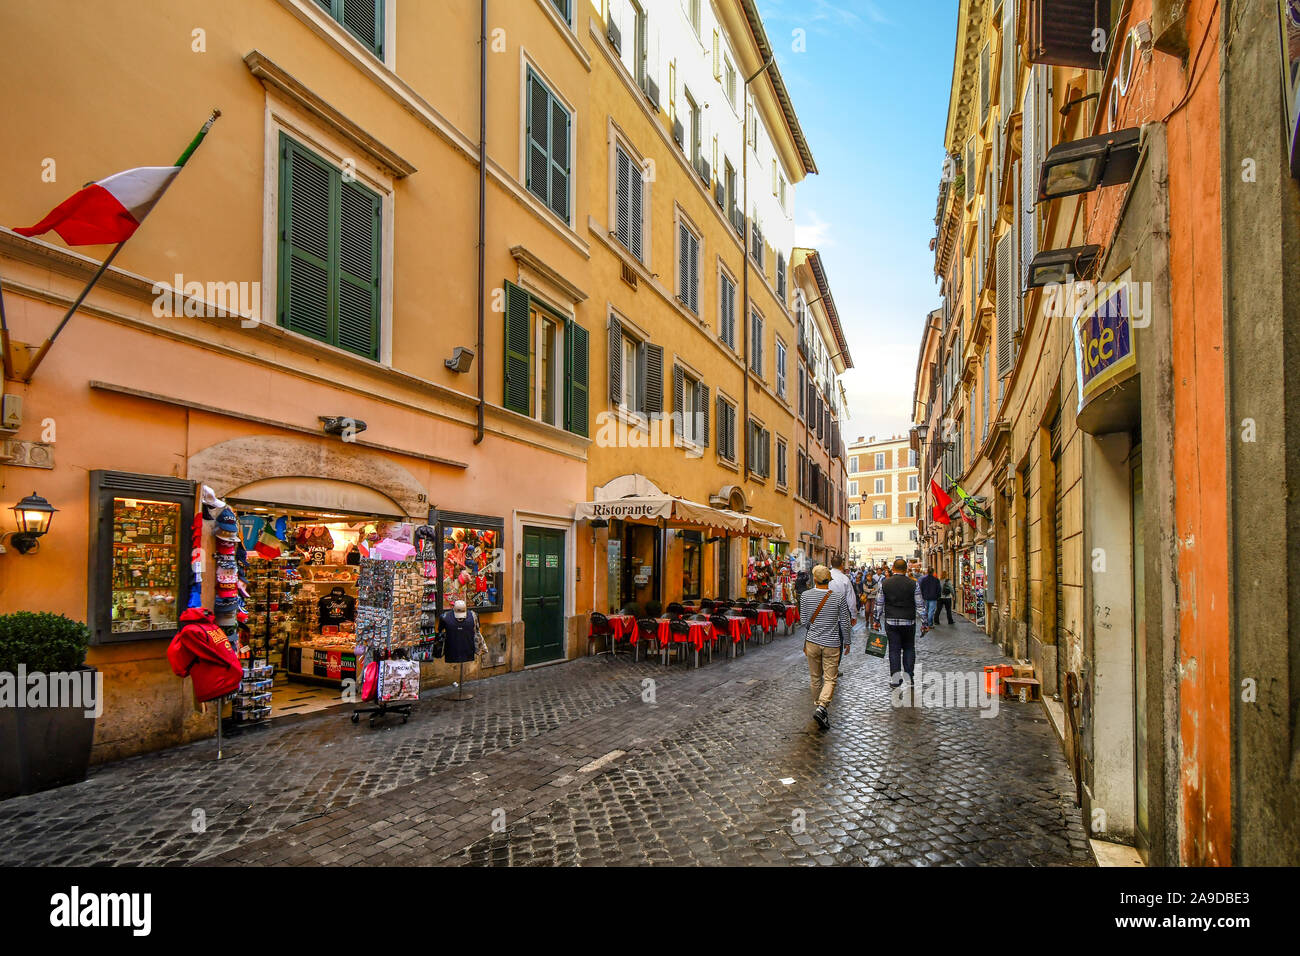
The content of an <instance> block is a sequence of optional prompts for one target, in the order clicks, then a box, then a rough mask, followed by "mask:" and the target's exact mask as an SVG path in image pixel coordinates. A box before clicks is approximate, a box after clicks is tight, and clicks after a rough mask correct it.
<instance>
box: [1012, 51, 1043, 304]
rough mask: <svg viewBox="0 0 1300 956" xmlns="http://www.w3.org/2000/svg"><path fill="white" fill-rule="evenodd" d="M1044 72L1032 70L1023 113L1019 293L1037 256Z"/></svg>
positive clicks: (1027, 279) (1038, 67)
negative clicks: (1040, 75)
mask: <svg viewBox="0 0 1300 956" xmlns="http://www.w3.org/2000/svg"><path fill="white" fill-rule="evenodd" d="M1042 69H1043V68H1042V67H1040V66H1035V67H1033V68H1032V70H1031V73H1030V78H1029V84H1028V87H1027V88H1026V90H1025V106H1024V111H1023V113H1022V123H1021V129H1022V136H1023V151H1022V154H1021V155H1022V156H1023V163H1024V168H1023V170H1022V172H1021V181H1020V216H1019V221H1020V290H1018V291H1023V290H1024V289H1025V288H1026V287H1027V286H1028V285H1029V263H1030V262H1031V261H1032V260H1033V258H1034V256H1035V254H1036V253H1037V252H1038V226H1037V223H1038V217H1037V214H1036V212H1035V209H1034V206H1035V203H1036V202H1037V201H1038V174H1039V170H1040V166H1039V160H1038V155H1039V139H1040V133H1041V131H1040V130H1039V128H1038V82H1037V80H1038V72H1039V71H1040V70H1042Z"/></svg>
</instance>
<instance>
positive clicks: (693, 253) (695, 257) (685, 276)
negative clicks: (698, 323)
mask: <svg viewBox="0 0 1300 956" xmlns="http://www.w3.org/2000/svg"><path fill="white" fill-rule="evenodd" d="M677 284H678V289H677V297H678V298H679V299H680V300H681V303H682V305H684V306H686V308H688V309H690V310H691V311H692V312H694V313H695V314H696V315H699V312H700V240H699V239H698V238H697V237H696V235H695V233H693V232H691V230H690V229H689V228H688V227H687V225H686V224H685V223H678V225H677Z"/></svg>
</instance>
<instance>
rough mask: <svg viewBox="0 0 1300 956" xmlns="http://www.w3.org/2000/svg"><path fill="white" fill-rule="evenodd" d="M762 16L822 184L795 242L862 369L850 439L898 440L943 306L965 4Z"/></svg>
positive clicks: (802, 189)
mask: <svg viewBox="0 0 1300 956" xmlns="http://www.w3.org/2000/svg"><path fill="white" fill-rule="evenodd" d="M758 8H759V11H760V13H762V16H763V23H764V26H765V27H766V29H767V35H768V39H770V40H771V42H772V46H773V48H774V49H775V50H776V59H777V64H778V65H779V66H780V68H781V75H782V76H783V77H784V78H785V83H786V87H787V88H788V89H789V91H790V96H791V98H792V99H793V100H794V105H795V109H796V110H797V111H798V114H799V122H800V123H801V124H802V126H803V131H804V135H805V136H806V137H807V139H808V144H809V146H810V147H811V148H812V152H813V156H814V158H815V159H816V160H817V168H818V169H819V170H820V171H821V172H820V173H819V174H818V175H816V176H809V177H808V178H807V179H805V180H804V181H803V182H802V183H800V184H799V186H798V187H797V189H796V191H795V227H796V241H797V242H798V243H799V244H800V245H810V246H813V247H815V248H817V249H818V250H819V251H820V252H821V254H822V261H823V263H824V264H825V266H826V273H827V278H828V279H829V280H830V284H831V292H832V294H833V295H834V296H835V305H836V307H837V308H838V310H839V313H840V320H841V322H842V323H843V325H844V331H845V334H846V335H847V336H848V340H849V351H850V352H851V353H852V356H853V363H854V368H853V369H852V370H851V371H849V372H848V373H847V374H846V375H845V377H844V388H845V391H846V392H847V394H848V397H849V412H850V416H849V424H848V427H847V428H846V429H845V430H844V435H845V439H846V441H852V440H854V439H856V438H857V437H858V436H859V435H863V436H871V435H875V436H877V437H883V436H886V435H890V434H901V433H903V432H905V431H906V430H907V428H908V427H909V426H910V417H911V400H912V384H913V379H914V377H915V374H916V356H917V350H918V348H919V346H920V334H921V328H922V325H923V323H924V319H925V316H926V314H927V313H928V312H929V311H930V310H931V309H933V308H935V307H936V306H937V305H938V304H939V292H938V286H937V285H936V284H935V281H934V256H933V253H931V252H930V248H929V245H930V238H931V237H932V236H933V235H934V210H935V199H936V197H937V195H938V187H939V175H940V172H941V170H942V165H943V156H944V153H943V133H944V126H945V124H946V122H947V118H948V90H949V86H950V84H951V80H952V57H953V45H954V43H955V37H956V29H957V3H956V0H833V2H832V0H758ZM796 30H802V31H804V34H803V36H804V42H805V45H806V50H805V51H803V52H800V51H798V50H796V49H795V47H796V42H797V37H796V35H795V33H794V31H796Z"/></svg>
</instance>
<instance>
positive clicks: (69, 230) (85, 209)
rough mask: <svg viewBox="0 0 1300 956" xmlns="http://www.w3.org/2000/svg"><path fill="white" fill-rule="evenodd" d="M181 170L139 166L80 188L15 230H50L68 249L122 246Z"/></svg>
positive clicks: (23, 232) (33, 232)
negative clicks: (28, 223)
mask: <svg viewBox="0 0 1300 956" xmlns="http://www.w3.org/2000/svg"><path fill="white" fill-rule="evenodd" d="M180 171H181V167H180V166H139V167H137V168H136V169H128V170H127V171H126V172H122V173H118V174H116V175H114V176H109V177H108V178H107V179H101V180H99V182H94V183H91V184H89V185H88V186H85V187H83V188H82V189H80V190H78V191H77V192H75V193H73V194H72V195H71V196H69V197H68V198H67V199H65V200H63V202H61V203H59V204H58V205H57V206H55V207H54V209H53V210H52V211H51V212H50V214H49V215H48V216H46V217H45V218H44V219H42V220H41V221H40V222H38V223H37V224H36V225H34V226H27V227H25V228H21V229H15V230H14V232H16V233H18V234H19V235H23V236H39V235H42V234H44V233H47V232H49V231H50V230H51V229H53V230H54V231H55V232H57V233H58V234H59V236H60V237H61V238H62V239H63V241H64V242H66V243H67V244H68V245H70V246H97V245H104V244H110V243H112V244H115V243H119V242H124V241H126V240H127V239H130V238H131V235H132V234H133V233H134V232H135V231H136V230H137V229H139V228H140V223H142V222H144V217H145V216H147V215H149V210H150V209H152V208H153V207H154V204H155V203H157V202H158V200H159V199H161V198H162V194H163V193H164V192H166V191H167V187H168V186H170V185H171V183H172V180H173V179H175V178H176V174H177V173H179V172H180Z"/></svg>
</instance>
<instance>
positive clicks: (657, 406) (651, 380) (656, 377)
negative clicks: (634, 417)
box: [641, 342, 664, 416]
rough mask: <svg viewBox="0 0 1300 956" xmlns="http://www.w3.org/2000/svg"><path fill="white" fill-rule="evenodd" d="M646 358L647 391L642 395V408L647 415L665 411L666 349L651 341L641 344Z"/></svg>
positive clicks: (660, 413) (661, 413)
mask: <svg viewBox="0 0 1300 956" xmlns="http://www.w3.org/2000/svg"><path fill="white" fill-rule="evenodd" d="M641 350H642V353H643V355H644V358H645V379H644V381H645V391H644V393H643V395H642V397H641V410H642V411H643V412H645V413H646V414H647V415H651V416H660V415H663V413H664V350H663V346H661V345H651V344H650V343H649V342H646V343H644V344H643V345H642V346H641Z"/></svg>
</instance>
